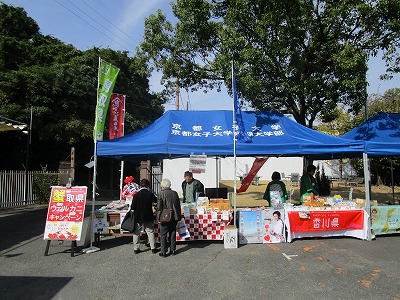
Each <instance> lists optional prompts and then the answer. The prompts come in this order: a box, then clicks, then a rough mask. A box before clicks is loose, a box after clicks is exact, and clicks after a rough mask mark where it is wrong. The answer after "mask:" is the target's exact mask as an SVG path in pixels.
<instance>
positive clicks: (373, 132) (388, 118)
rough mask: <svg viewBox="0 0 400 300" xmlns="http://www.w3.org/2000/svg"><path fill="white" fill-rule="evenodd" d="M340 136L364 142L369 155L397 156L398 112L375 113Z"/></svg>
mask: <svg viewBox="0 0 400 300" xmlns="http://www.w3.org/2000/svg"><path fill="white" fill-rule="evenodd" d="M341 137H342V138H345V139H351V140H356V141H362V142H364V144H365V151H364V152H365V153H367V154H368V156H371V157H376V156H385V157H392V156H399V155H400V114H396V113H383V112H381V113H377V114H376V115H374V116H372V117H371V118H369V119H368V120H367V121H365V122H364V123H362V124H361V125H359V126H357V127H356V128H354V129H352V130H350V131H349V132H347V133H345V134H343V135H342V136H341Z"/></svg>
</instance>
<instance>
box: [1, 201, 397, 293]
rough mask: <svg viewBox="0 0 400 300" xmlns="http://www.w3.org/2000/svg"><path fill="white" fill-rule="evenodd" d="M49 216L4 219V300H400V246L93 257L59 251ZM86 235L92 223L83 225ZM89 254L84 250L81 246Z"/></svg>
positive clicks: (111, 248) (323, 244) (124, 244)
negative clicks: (48, 233) (48, 236)
mask: <svg viewBox="0 0 400 300" xmlns="http://www.w3.org/2000/svg"><path fill="white" fill-rule="evenodd" d="M46 212H47V208H46V207H44V208H43V207H42V208H40V207H36V208H35V209H32V208H31V209H28V210H7V211H0V228H1V233H0V234H1V235H0V299H1V300H4V299H157V300H160V299H193V300H194V299H297V300H298V299H392V300H393V299H400V253H399V249H400V236H398V235H397V236H381V237H378V238H377V239H376V240H373V241H371V242H368V241H362V240H358V239H355V238H350V237H346V238H318V239H299V240H295V241H294V242H292V243H286V244H279V245H276V244H275V245H262V244H251V245H243V246H240V247H239V248H238V249H224V247H223V243H222V242H215V241H214V242H180V243H178V254H177V255H176V256H171V257H167V258H162V257H159V256H158V255H157V254H152V253H151V251H148V250H147V247H146V246H145V245H142V250H145V251H143V252H141V253H140V254H134V253H133V246H132V243H131V239H130V238H125V237H123V238H108V239H104V240H102V241H101V242H100V243H98V244H97V245H96V246H98V247H99V248H100V249H101V250H100V251H98V252H94V253H91V254H82V253H78V254H76V256H75V257H71V255H70V251H69V249H70V243H65V244H62V245H60V244H58V242H52V246H51V247H50V251H49V256H44V252H45V247H46V241H44V240H43V232H44V226H45V219H46ZM84 225H85V227H87V222H85V223H84ZM78 246H79V249H82V248H83V242H81V243H79V244H78Z"/></svg>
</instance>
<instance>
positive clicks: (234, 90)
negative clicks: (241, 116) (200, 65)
mask: <svg viewBox="0 0 400 300" xmlns="http://www.w3.org/2000/svg"><path fill="white" fill-rule="evenodd" d="M233 68H234V66H233V60H232V91H233V110H232V112H233V116H232V117H233V161H234V164H233V165H234V167H233V169H234V174H233V225H234V226H236V113H235V97H237V96H236V82H235V76H234V69H233Z"/></svg>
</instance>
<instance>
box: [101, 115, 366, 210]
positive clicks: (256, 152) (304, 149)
mask: <svg viewBox="0 0 400 300" xmlns="http://www.w3.org/2000/svg"><path fill="white" fill-rule="evenodd" d="M242 118H243V124H244V131H245V134H247V135H248V136H249V140H248V141H246V142H244V141H241V140H238V141H236V152H235V151H234V139H233V135H234V131H235V132H236V133H237V132H238V131H237V130H234V129H233V112H232V111H225V110H220V111H167V112H166V113H165V114H164V115H163V116H161V117H160V118H159V119H157V120H156V121H154V122H153V123H152V124H150V125H149V126H147V127H146V128H144V129H142V130H139V131H137V132H134V133H131V134H128V135H126V136H124V137H121V138H118V139H113V140H107V141H98V142H97V151H96V155H97V156H103V157H111V158H114V159H120V160H161V159H165V158H178V157H187V156H189V155H191V154H205V155H207V156H220V157H226V156H287V157H289V156H291V157H293V156H314V155H323V156H325V157H329V158H340V157H348V156H355V155H357V154H360V153H362V152H363V142H360V141H354V140H347V139H343V138H338V137H334V136H330V135H327V134H324V133H321V132H318V131H315V130H313V129H310V128H308V127H305V126H303V125H300V124H298V123H296V122H295V121H293V120H291V119H289V118H287V117H285V116H284V115H282V114H280V113H278V112H275V111H268V112H242ZM235 178H236V177H235ZM234 206H235V208H236V201H235V205H234Z"/></svg>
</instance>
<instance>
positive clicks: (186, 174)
mask: <svg viewBox="0 0 400 300" xmlns="http://www.w3.org/2000/svg"><path fill="white" fill-rule="evenodd" d="M186 176H189V177H193V173H192V172H190V171H186V172H185V176H184V177H186Z"/></svg>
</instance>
